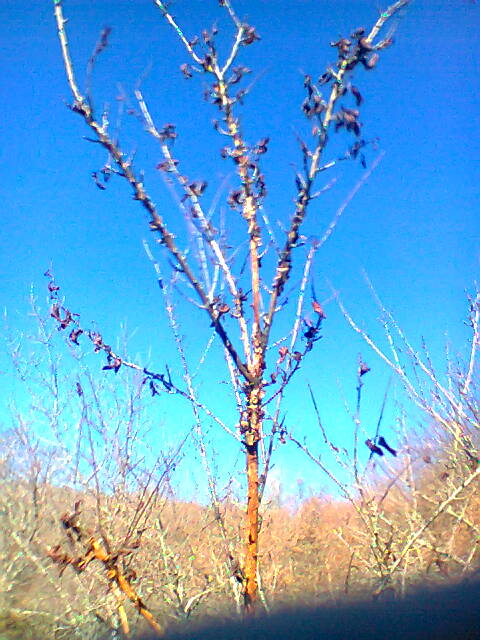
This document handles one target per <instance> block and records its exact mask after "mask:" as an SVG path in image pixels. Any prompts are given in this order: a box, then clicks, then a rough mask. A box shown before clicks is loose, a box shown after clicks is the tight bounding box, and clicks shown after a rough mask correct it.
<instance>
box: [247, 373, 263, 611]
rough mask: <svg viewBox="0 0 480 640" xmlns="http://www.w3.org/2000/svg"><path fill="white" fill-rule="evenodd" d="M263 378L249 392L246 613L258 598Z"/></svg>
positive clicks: (253, 606) (251, 608) (251, 609)
mask: <svg viewBox="0 0 480 640" xmlns="http://www.w3.org/2000/svg"><path fill="white" fill-rule="evenodd" d="M263 395H264V391H263V382H262V380H261V379H260V380H259V379H257V382H256V383H255V384H254V385H253V387H252V389H251V390H250V392H249V394H248V420H247V424H248V428H247V431H246V433H245V445H246V448H247V454H246V468H247V540H246V542H247V548H246V554H245V570H244V574H245V584H244V598H245V609H246V611H247V613H249V614H253V613H254V611H255V604H256V600H257V590H258V583H257V570H258V510H259V506H260V500H259V486H258V484H259V482H258V465H259V461H258V442H259V440H260V437H261V434H262V419H263V410H262V399H263Z"/></svg>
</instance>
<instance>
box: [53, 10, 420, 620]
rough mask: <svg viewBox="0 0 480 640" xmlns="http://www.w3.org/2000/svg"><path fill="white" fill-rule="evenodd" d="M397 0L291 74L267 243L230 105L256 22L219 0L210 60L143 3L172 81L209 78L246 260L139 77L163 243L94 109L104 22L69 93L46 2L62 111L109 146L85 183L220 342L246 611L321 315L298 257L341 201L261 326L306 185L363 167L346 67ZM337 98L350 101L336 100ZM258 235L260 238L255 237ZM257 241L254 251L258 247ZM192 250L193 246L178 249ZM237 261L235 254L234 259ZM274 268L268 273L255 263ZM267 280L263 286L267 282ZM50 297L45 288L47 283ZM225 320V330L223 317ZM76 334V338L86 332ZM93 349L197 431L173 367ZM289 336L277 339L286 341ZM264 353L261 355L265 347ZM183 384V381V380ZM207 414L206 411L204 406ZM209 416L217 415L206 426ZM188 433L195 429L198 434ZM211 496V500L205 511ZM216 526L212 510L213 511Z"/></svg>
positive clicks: (285, 263) (259, 150)
mask: <svg viewBox="0 0 480 640" xmlns="http://www.w3.org/2000/svg"><path fill="white" fill-rule="evenodd" d="M407 4H408V0H399V1H397V2H395V3H394V4H392V5H391V6H390V7H388V8H387V9H386V10H385V11H382V12H381V14H380V15H379V17H378V19H377V20H376V21H375V22H374V24H373V26H372V28H371V29H370V30H366V29H363V28H358V29H356V30H355V31H354V32H353V33H352V34H351V36H350V37H344V38H340V39H338V40H337V41H336V42H332V47H333V48H334V49H335V50H336V52H337V60H336V62H335V64H333V65H331V66H329V67H328V68H327V69H326V70H325V71H324V72H323V73H322V74H321V75H320V77H319V79H318V81H315V80H313V78H312V76H311V75H305V76H304V87H305V92H306V97H305V100H304V102H303V104H302V110H303V113H304V115H305V117H306V118H307V119H308V121H309V123H310V125H311V138H309V139H308V140H303V139H300V138H299V140H298V142H299V146H300V151H301V167H302V168H301V170H300V171H298V172H297V173H296V175H295V176H294V181H295V185H296V195H295V199H294V207H293V211H292V213H291V216H290V219H289V221H288V222H287V224H286V237H285V240H284V241H283V244H280V245H278V244H277V243H276V241H275V239H274V238H273V237H272V235H271V234H272V232H271V226H270V224H269V221H268V220H266V219H265V214H264V211H263V209H262V204H263V201H264V199H265V196H266V185H265V179H264V175H263V174H262V169H261V159H262V156H263V155H264V154H265V153H266V152H267V151H268V144H269V139H268V138H267V137H265V138H262V139H261V140H259V141H258V142H256V143H255V144H249V143H248V142H247V138H246V134H245V131H244V126H243V122H242V121H241V119H240V116H239V112H240V110H241V106H242V103H243V100H244V99H245V98H246V97H247V95H248V93H249V89H250V85H246V84H245V77H246V76H247V74H248V72H249V70H248V69H247V68H246V67H245V66H244V65H242V64H241V63H239V62H238V60H239V58H240V57H241V53H242V50H243V49H244V47H248V46H251V45H254V44H255V42H256V41H257V40H259V39H260V37H259V35H258V33H257V32H256V30H255V28H254V27H253V26H252V25H250V24H247V23H246V22H244V21H242V20H241V19H240V18H239V16H238V15H237V13H236V12H235V10H234V8H233V6H232V4H231V2H230V0H219V5H220V7H221V9H222V10H224V11H226V12H227V14H228V16H229V18H230V19H231V24H232V29H233V43H232V45H231V47H230V49H229V51H228V53H227V54H226V55H225V56H224V57H222V56H221V55H220V53H219V50H218V48H217V39H216V36H217V33H218V29H217V27H215V26H214V27H213V28H212V29H210V30H207V29H205V30H204V31H202V33H201V35H200V36H193V37H189V36H187V35H186V34H185V33H184V31H183V30H182V27H181V25H180V24H179V23H178V22H177V20H176V18H175V17H174V16H173V14H172V13H171V12H170V10H169V8H168V6H167V3H164V2H162V1H161V0H155V5H156V6H157V8H158V10H159V11H160V13H161V15H162V16H163V18H164V19H165V22H166V23H167V24H168V25H170V26H171V27H172V28H173V29H174V31H175V32H176V34H177V35H178V38H179V40H180V43H181V45H182V46H183V47H184V48H185V51H186V54H187V55H188V57H189V61H188V62H186V63H185V64H183V65H182V68H181V71H182V73H183V75H184V76H185V77H186V78H187V79H189V78H191V77H192V76H194V75H197V74H200V75H201V76H202V77H204V78H205V79H206V81H207V82H208V88H207V90H206V92H205V97H206V99H207V101H208V102H210V103H211V104H212V106H213V107H214V109H215V110H216V111H217V113H218V114H219V115H218V119H216V120H215V121H214V127H215V129H216V130H217V131H218V133H219V134H220V135H221V136H223V137H224V139H225V140H226V145H225V146H223V147H222V149H221V155H222V156H223V157H224V158H226V159H230V160H231V161H232V162H233V166H234V168H235V172H236V176H237V186H236V187H235V188H233V189H232V190H231V191H230V193H229V195H228V198H227V201H228V205H229V206H230V207H231V209H232V210H234V211H236V212H238V214H239V216H240V218H241V219H243V221H244V237H243V238H240V239H234V242H233V243H232V244H233V245H234V246H235V247H238V246H239V245H241V243H242V242H244V243H245V245H246V246H247V247H248V250H247V260H246V262H247V264H248V269H246V268H245V266H242V265H241V264H239V261H238V256H237V254H236V250H233V251H232V250H231V248H230V247H229V245H228V243H227V241H226V240H225V238H224V236H223V234H222V233H220V232H219V231H218V229H217V228H216V227H215V225H214V224H213V221H212V218H211V216H210V215H209V214H208V212H207V211H206V210H205V208H204V206H203V204H202V196H203V195H204V192H205V190H206V188H207V181H206V180H204V179H201V180H191V179H189V178H188V177H187V176H186V175H185V174H184V173H183V172H182V171H181V169H180V166H181V163H180V160H179V159H178V158H176V157H174V155H173V142H174V140H175V139H176V137H177V129H176V127H175V125H173V124H171V123H168V124H165V125H162V126H158V125H157V124H155V122H154V119H153V117H152V115H151V111H150V110H149V107H148V105H147V100H146V99H145V97H144V95H143V93H142V91H141V88H140V85H139V86H137V89H136V91H135V97H136V99H137V103H138V108H137V109H138V115H139V117H140V119H141V120H142V122H143V124H144V126H145V128H146V130H147V131H148V133H149V134H150V135H151V136H153V138H154V139H155V140H156V141H157V142H158V144H159V146H160V149H161V151H162V154H163V160H162V162H161V163H160V164H159V165H158V169H159V170H160V171H162V172H165V174H166V175H167V176H168V177H169V179H171V180H173V181H175V182H176V184H177V186H178V188H179V189H180V191H181V193H182V194H183V195H182V197H181V202H180V204H181V208H182V211H183V214H184V215H185V217H186V219H187V222H188V229H189V233H187V234H186V235H185V237H183V238H182V237H180V238H178V237H176V236H175V235H174V233H173V232H172V230H171V226H172V222H173V221H171V220H168V219H165V217H164V216H163V215H162V213H161V212H160V210H159V208H158V207H157V206H156V204H155V202H154V200H153V199H152V197H151V195H150V192H149V191H148V190H147V187H146V185H145V184H144V178H143V175H142V173H141V172H140V171H139V170H138V169H137V168H136V167H135V166H134V164H133V160H132V158H131V157H130V156H129V155H127V153H126V152H125V151H124V150H123V149H122V147H121V146H120V142H119V139H118V135H117V133H115V132H114V131H112V130H111V129H110V128H109V122H108V120H109V118H108V114H105V113H104V114H102V113H97V112H96V110H95V108H94V105H93V99H92V96H91V93H90V81H89V78H90V77H91V73H92V70H93V67H94V64H95V61H96V58H97V57H98V55H100V54H101V52H102V51H103V50H104V49H105V47H106V46H107V44H108V36H109V30H108V29H106V30H104V31H103V32H102V34H101V37H100V40H99V42H98V44H97V46H96V47H95V50H94V53H93V55H92V57H91V60H90V61H89V66H88V74H87V76H88V80H87V86H86V88H85V90H84V91H83V92H82V90H81V89H80V86H79V84H78V82H77V79H76V75H75V71H74V67H73V64H72V60H71V57H70V51H69V45H68V40H67V34H66V22H67V20H66V19H65V17H64V14H63V7H62V1H61V0H54V10H55V17H56V22H57V27H58V35H59V40H60V45H61V50H62V55H63V61H64V65H65V71H66V75H67V80H68V84H69V87H70V90H71V93H72V96H73V103H72V104H71V110H72V111H73V112H74V113H76V114H78V115H80V116H81V117H82V119H83V120H84V122H85V124H86V125H87V126H88V128H89V129H90V135H91V136H92V138H91V140H92V141H94V142H96V143H98V144H99V145H100V146H101V147H103V149H104V150H106V152H107V154H108V162H107V164H106V165H105V166H104V167H103V169H102V171H98V172H94V174H93V177H94V180H95V182H96V184H97V186H98V187H99V188H101V189H103V188H104V187H105V182H106V181H107V180H108V179H110V177H111V176H112V175H115V176H118V177H120V178H123V179H124V180H126V181H127V182H128V184H129V185H130V187H131V189H132V193H133V197H134V199H135V200H136V201H137V202H138V203H139V206H140V207H141V208H143V210H144V211H146V213H147V214H148V217H149V225H150V229H151V230H152V231H153V232H154V233H155V234H156V235H157V238H158V240H159V244H160V245H162V247H161V248H162V250H163V251H165V252H166V253H167V254H168V257H169V264H170V266H171V268H172V270H173V271H172V275H171V276H170V279H169V278H167V282H169V283H170V285H171V287H173V288H174V290H178V289H179V288H180V287H182V288H183V289H184V290H185V291H186V292H187V293H186V294H185V293H184V294H183V295H186V296H187V297H188V298H189V299H190V294H193V296H194V299H193V300H192V303H193V304H197V305H199V306H200V308H201V309H202V310H203V311H204V313H205V315H206V327H208V324H210V326H211V327H212V329H213V331H214V332H215V334H216V336H218V338H219V339H220V341H221V343H222V346H223V350H224V354H225V360H226V364H227V367H228V371H229V374H230V379H231V385H232V389H233V391H234V394H233V395H234V398H235V403H236V410H237V412H238V422H237V425H236V427H235V428H231V427H229V426H228V425H225V424H223V426H224V428H226V430H228V431H229V432H230V433H231V434H232V436H233V437H234V438H235V439H236V440H237V442H238V443H239V446H241V447H242V448H244V451H245V470H246V476H247V498H246V533H245V541H246V549H245V557H244V561H243V562H240V561H239V560H238V559H236V558H234V557H233V556H232V554H231V551H230V550H229V549H228V548H226V553H227V555H228V557H229V561H230V566H231V571H232V576H233V577H234V578H236V579H237V580H238V581H239V583H240V584H241V588H242V593H243V597H244V603H245V607H246V609H247V610H248V611H253V609H254V607H255V602H256V600H257V597H258V590H259V589H258V541H259V531H260V518H259V507H260V503H261V499H262V495H263V492H264V488H265V483H266V481H267V476H268V471H269V469H270V466H271V460H272V454H273V452H274V450H275V447H276V444H277V443H278V442H279V441H280V442H282V441H284V440H285V435H286V430H285V428H284V425H283V423H282V420H281V417H280V416H281V413H280V404H279V403H280V400H281V399H282V397H283V395H284V392H285V389H286V387H287V386H288V384H289V383H290V381H291V380H292V377H293V376H294V375H295V374H296V373H297V372H298V370H299V369H300V367H301V363H302V362H303V360H304V358H305V357H306V356H307V354H308V353H309V352H310V351H312V349H313V348H314V346H315V343H316V342H317V340H318V339H319V338H320V331H321V329H322V324H323V321H324V320H325V318H326V315H325V312H324V309H323V307H322V302H323V301H320V300H318V299H317V298H316V296H315V294H314V293H313V290H312V298H311V305H312V309H313V314H314V320H313V321H311V320H310V321H309V320H308V319H307V318H306V317H305V299H306V297H307V287H308V283H309V281H310V275H311V274H310V271H311V265H312V261H313V258H314V255H315V253H316V252H317V251H318V250H319V249H320V248H321V246H322V245H323V243H324V242H325V241H326V240H327V239H328V237H329V236H330V235H331V233H332V231H333V230H334V228H335V226H336V223H337V221H338V218H339V216H340V215H341V213H342V211H343V209H340V210H339V212H338V213H337V215H336V216H335V218H334V219H333V220H332V222H331V224H330V225H329V226H328V228H327V229H326V230H325V234H324V236H323V238H322V239H321V240H320V241H316V242H314V243H312V245H311V248H310V251H309V252H308V254H307V258H306V261H305V263H304V266H303V277H302V281H301V284H300V287H299V292H298V302H297V305H296V309H295V312H294V314H293V320H292V329H291V332H290V334H289V336H284V337H283V338H282V339H280V341H276V342H274V341H273V338H272V327H273V324H274V320H275V317H276V315H277V313H278V312H279V310H280V309H282V308H283V307H284V306H285V302H284V301H283V300H282V294H284V292H285V289H286V286H287V284H288V283H289V282H290V280H291V278H292V263H293V260H294V254H295V249H296V248H297V247H298V246H300V245H301V244H302V242H303V239H302V237H301V235H300V234H301V229H302V225H303V224H304V221H305V218H306V216H307V212H308V211H309V209H310V207H311V205H312V203H313V202H314V200H315V199H316V198H317V197H318V196H319V194H320V193H321V191H322V189H321V188H319V187H317V183H318V179H319V176H321V175H323V173H324V172H325V171H327V170H328V169H329V168H331V167H332V166H335V164H336V163H337V162H338V161H340V160H345V159H352V160H359V161H360V162H362V164H365V158H364V156H363V149H364V147H365V146H366V145H367V141H366V140H365V139H364V138H363V137H362V131H361V123H360V121H359V115H360V112H359V106H360V105H361V103H362V101H363V96H362V94H361V92H360V91H359V89H358V88H357V87H356V86H353V85H352V83H351V74H352V72H353V71H354V70H357V69H358V68H364V69H365V70H367V71H369V70H372V69H374V68H375V66H376V64H377V61H378V59H379V56H380V55H381V52H382V51H383V50H384V49H386V48H387V47H388V46H389V45H390V44H391V43H392V37H391V36H392V30H390V31H389V32H388V33H387V34H386V35H385V36H383V37H381V36H380V32H381V31H382V30H383V28H384V27H385V25H387V23H389V22H390V20H391V18H392V17H393V16H395V15H396V14H398V12H399V11H400V10H401V9H402V8H403V7H405V6H406V5H407ZM341 100H344V101H345V100H350V101H351V102H352V106H351V107H346V106H344V104H343V103H342V104H341V103H340V101H341ZM339 131H343V132H347V134H349V135H350V136H351V138H352V143H351V145H350V146H349V148H348V149H347V150H346V152H345V153H344V154H343V155H342V156H340V157H339V158H338V159H337V160H333V161H327V160H326V159H325V158H324V155H325V150H326V148H327V146H328V143H329V140H330V138H331V136H332V134H333V133H335V132H339ZM267 237H268V238H269V239H268V242H267ZM265 245H266V249H265V248H263V247H264V246H265ZM192 247H194V248H195V249H194V250H191V249H192ZM236 257H237V261H236V260H235V258H236ZM267 261H271V262H273V264H274V268H273V275H272V276H271V277H270V278H269V276H268V270H267V268H266V267H265V266H264V264H265V262H267ZM269 281H270V282H269ZM50 286H51V291H52V289H53V291H52V293H53V294H54V293H55V286H56V285H55V283H54V281H53V280H51V281H50ZM52 316H53V317H54V318H55V320H56V321H57V322H58V324H59V327H60V328H62V329H67V327H68V328H69V329H71V333H70V337H71V340H72V341H74V342H75V341H76V340H77V339H78V337H79V336H80V332H83V331H84V330H83V329H82V328H81V326H80V323H79V320H78V318H76V316H75V315H74V314H72V313H71V312H70V311H69V310H68V309H67V308H66V307H65V305H64V304H63V303H62V301H60V300H59V299H58V298H55V297H54V299H53V301H52ZM229 318H233V319H234V320H235V322H236V329H232V328H231V324H229V323H228V322H227V319H229ZM85 333H87V332H85ZM88 335H89V337H90V339H91V340H92V342H93V343H94V346H95V350H96V351H101V352H104V353H105V354H106V356H107V365H106V367H105V368H107V369H110V370H113V371H118V370H119V368H120V367H121V366H129V367H133V368H137V369H139V370H140V371H143V373H144V376H145V381H146V382H148V385H149V386H150V389H151V390H152V393H153V394H155V393H156V392H158V390H159V389H163V390H165V391H167V392H173V393H178V394H180V395H181V396H183V397H184V398H186V399H187V400H188V401H189V402H191V404H192V407H193V408H194V411H195V412H196V420H197V421H198V422H197V424H198V425H199V426H198V428H199V429H200V417H199V415H200V414H199V413H198V412H199V411H200V413H201V412H205V411H207V412H208V407H206V406H205V405H203V404H202V403H200V402H199V401H198V400H197V398H196V394H195V390H194V389H193V386H192V384H191V380H190V378H189V376H188V372H186V371H185V370H184V379H185V380H186V385H187V386H186V388H185V389H183V388H181V385H177V384H175V383H174V382H173V381H172V377H171V375H170V372H169V371H166V372H165V373H159V372H155V371H152V370H150V369H147V368H145V367H144V366H142V365H139V364H137V363H134V362H132V361H125V360H124V359H122V358H121V357H120V356H119V355H118V354H116V353H115V352H114V351H113V350H112V348H111V347H110V346H109V345H108V344H106V343H105V342H104V340H103V338H102V336H101V335H100V334H99V333H92V332H90V333H89V334H88ZM288 337H289V338H290V339H289V341H288V342H287V340H288ZM272 347H276V348H277V350H276V353H275V354H274V356H273V357H272V356H270V355H269V351H268V350H269V349H271V348H272ZM189 380H190V381H189ZM209 415H211V412H210V414H209ZM219 422H220V423H221V421H219ZM199 433H200V431H199ZM212 491H213V496H214V497H213V502H214V504H217V505H218V501H217V502H216V498H215V495H214V489H212ZM217 515H218V520H219V523H220V524H221V513H220V512H219V510H218V509H217Z"/></svg>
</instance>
